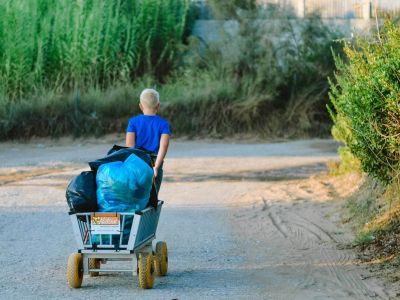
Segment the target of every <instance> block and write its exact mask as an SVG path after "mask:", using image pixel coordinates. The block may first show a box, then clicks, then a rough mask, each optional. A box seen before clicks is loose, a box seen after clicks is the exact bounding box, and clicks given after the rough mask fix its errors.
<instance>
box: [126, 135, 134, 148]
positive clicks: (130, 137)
mask: <svg viewBox="0 0 400 300" xmlns="http://www.w3.org/2000/svg"><path fill="white" fill-rule="evenodd" d="M135 144H136V133H135V132H127V133H126V139H125V145H126V147H129V148H132V147H135Z"/></svg>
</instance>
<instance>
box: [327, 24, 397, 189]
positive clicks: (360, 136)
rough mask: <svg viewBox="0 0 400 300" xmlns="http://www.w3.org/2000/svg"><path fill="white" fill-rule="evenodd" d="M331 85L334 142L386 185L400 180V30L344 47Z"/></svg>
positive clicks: (385, 31) (394, 28)
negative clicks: (343, 56) (338, 142)
mask: <svg viewBox="0 0 400 300" xmlns="http://www.w3.org/2000/svg"><path fill="white" fill-rule="evenodd" d="M344 52H345V54H346V61H344V60H342V59H340V58H337V59H336V66H337V69H338V70H337V73H336V76H335V78H336V82H335V83H331V93H330V96H331V101H332V104H333V107H334V112H332V118H333V121H334V123H335V124H334V127H333V133H334V136H335V137H336V138H337V139H339V140H341V141H343V142H345V144H346V147H347V148H348V150H349V151H350V152H351V153H352V154H353V155H354V156H355V157H356V158H357V159H358V160H359V161H360V162H361V167H362V169H363V170H364V171H365V172H367V173H368V174H370V175H372V176H373V177H375V178H378V179H379V180H380V181H381V182H382V183H384V184H389V183H391V182H392V181H393V180H398V179H399V178H398V176H399V167H400V166H399V161H400V160H399V158H400V106H399V98H400V72H399V70H400V28H399V27H397V26H395V25H393V24H391V23H389V22H388V23H386V25H385V26H384V28H383V29H382V32H381V33H379V34H378V35H377V36H376V37H375V38H374V39H372V40H370V39H367V38H365V39H358V40H357V41H356V44H355V45H354V46H352V45H350V44H346V46H345V48H344Z"/></svg>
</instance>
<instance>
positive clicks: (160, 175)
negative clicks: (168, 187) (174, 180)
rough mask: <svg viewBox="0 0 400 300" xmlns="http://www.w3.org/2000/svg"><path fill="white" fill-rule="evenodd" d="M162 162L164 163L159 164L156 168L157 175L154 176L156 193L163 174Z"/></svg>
mask: <svg viewBox="0 0 400 300" xmlns="http://www.w3.org/2000/svg"><path fill="white" fill-rule="evenodd" d="M163 164H164V163H162V164H161V166H160V167H159V168H158V170H157V177H156V188H157V194H158V193H159V192H160V187H161V182H162V179H163V175H164V171H163Z"/></svg>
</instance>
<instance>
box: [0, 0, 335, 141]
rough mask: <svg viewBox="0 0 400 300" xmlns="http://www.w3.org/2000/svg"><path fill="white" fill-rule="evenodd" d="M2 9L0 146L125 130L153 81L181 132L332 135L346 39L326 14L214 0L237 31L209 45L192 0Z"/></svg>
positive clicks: (247, 0) (36, 1) (250, 0)
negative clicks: (0, 142)
mask: <svg viewBox="0 0 400 300" xmlns="http://www.w3.org/2000/svg"><path fill="white" fill-rule="evenodd" d="M243 1H244V2H243ZM241 2H242V3H241ZM0 3H1V5H2V8H4V9H2V10H1V9H0V13H1V14H2V16H1V18H0V22H1V25H0V41H1V42H0V47H2V48H0V49H1V50H0V55H2V57H4V59H3V60H1V61H0V76H1V79H0V82H1V83H0V84H2V86H1V87H0V139H9V138H16V137H24V138H25V137H31V136H33V135H35V136H49V135H50V136H59V135H62V134H71V133H72V134H74V135H80V134H102V133H106V132H115V131H124V129H125V126H126V123H127V121H128V118H129V117H130V116H131V115H132V114H135V113H137V112H138V108H137V99H138V96H139V93H140V90H141V89H142V88H145V87H149V86H155V85H156V86H157V89H158V90H160V93H161V97H162V109H161V114H162V115H163V116H165V117H167V118H168V119H169V120H170V122H171V124H172V129H173V132H174V133H175V134H178V135H189V136H193V135H207V136H209V135H212V136H215V137H220V136H226V135H234V134H243V133H244V134H247V133H249V134H254V133H256V134H258V135H261V136H268V137H273V136H280V137H293V136H304V135H308V136H310V135H312V136H315V135H322V134H328V133H329V128H330V124H329V121H327V120H328V118H327V113H326V109H325V103H326V99H327V98H328V97H327V90H328V82H327V79H326V77H327V76H328V75H329V74H331V72H332V71H333V68H334V62H333V59H332V56H331V48H332V47H337V45H338V44H337V43H335V42H334V40H335V39H336V38H337V37H338V36H339V33H337V32H336V31H334V30H332V29H331V28H328V27H327V26H325V25H324V24H323V23H322V21H321V19H320V18H318V16H313V17H310V18H307V19H299V18H296V17H295V16H294V15H292V14H291V13H290V12H286V11H279V9H278V8H275V9H274V10H262V9H259V7H258V6H257V5H256V4H255V3H256V2H255V0H235V1H233V2H229V3H228V2H225V4H226V5H225V4H224V3H222V2H218V1H214V2H212V3H214V4H213V6H212V7H213V8H214V9H215V10H217V9H218V10H220V13H218V12H217V11H216V12H215V15H219V16H221V17H222V18H223V19H227V18H229V19H233V20H234V21H233V22H230V24H234V28H233V29H234V30H230V31H227V32H226V34H221V39H220V40H219V41H216V42H210V43H208V44H205V43H203V42H201V41H200V39H197V38H196V37H193V36H188V35H189V33H190V25H191V24H192V23H191V20H192V12H193V11H192V8H191V6H190V5H189V0H146V1H145V0H116V1H105V0H96V1H95V0H86V1H78V0H71V1H55V2H50V1H46V0H31V2H29V6H24V5H23V4H25V2H23V0H15V1H6V0H0ZM212 3H211V4H212ZM218 3H219V4H221V5H222V4H224V5H222V6H221V5H216V4H218ZM227 8H229V9H227ZM227 12H228V13H229V14H226V13H227ZM24 14H25V15H24ZM13 20H14V21H13ZM13 22H14V23H15V24H18V25H15V26H13V27H11V26H9V25H8V24H14V23H13ZM32 24H34V26H33V25H32ZM235 28H236V29H235ZM25 29H26V30H25ZM215 30H218V29H215ZM183 40H184V43H182V41H183ZM2 79H4V80H2Z"/></svg>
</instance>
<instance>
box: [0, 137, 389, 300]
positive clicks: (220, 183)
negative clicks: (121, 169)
mask: <svg viewBox="0 0 400 300" xmlns="http://www.w3.org/2000/svg"><path fill="white" fill-rule="evenodd" d="M112 142H113V141H112V140H107V141H105V142H103V143H100V144H99V143H97V144H94V143H91V142H88V143H84V144H79V143H78V142H74V144H73V145H68V143H67V142H58V143H57V145H52V142H49V143H44V144H25V145H22V144H14V143H4V144H0V161H1V166H0V233H1V236H2V239H1V240H0V249H1V251H0V265H1V267H2V268H1V271H0V297H1V298H3V299H16V298H19V299H27V298H32V299H39V298H57V299H60V298H67V299H89V298H93V299H108V298H119V299H132V298H135V297H141V298H144V299H370V298H374V299H387V298H388V297H389V296H388V294H387V293H388V292H387V291H385V289H384V288H383V287H382V286H383V284H381V283H380V282H379V281H376V280H375V279H371V278H368V279H365V278H367V277H368V276H367V275H368V271H367V270H366V269H365V268H364V267H363V266H360V265H359V264H358V263H357V261H356V259H355V255H354V253H352V252H351V251H349V250H339V249H338V246H340V245H344V244H346V243H348V242H349V241H351V235H350V234H349V233H348V231H347V229H346V228H342V227H341V225H340V224H339V222H338V207H339V205H340V201H339V200H338V195H337V185H338V184H337V182H334V181H333V180H332V179H331V178H328V177H326V176H321V175H318V176H315V175H316V174H319V173H320V172H322V171H324V170H325V163H326V161H327V160H329V159H335V158H336V154H335V145H334V144H333V143H332V142H330V141H323V140H312V141H297V142H288V143H276V144H229V143H217V144H215V143H209V142H175V143H174V144H173V146H172V148H171V152H170V156H169V157H170V158H169V159H168V161H166V163H165V172H166V174H167V175H166V177H165V181H164V183H163V187H162V192H161V198H163V199H164V200H165V201H166V205H165V209H164V211H163V213H162V216H161V219H160V224H159V230H158V238H160V239H162V240H166V241H167V243H168V247H169V251H170V270H169V271H170V272H169V276H167V277H164V278H156V283H155V287H154V289H153V290H146V291H144V290H140V289H139V288H138V283H137V279H136V278H132V277H131V275H128V274H117V275H103V276H100V277H98V278H85V279H84V285H83V288H82V289H79V290H70V289H69V288H68V287H67V284H66V279H65V267H66V259H67V257H68V255H69V254H70V253H71V252H73V251H74V250H75V241H74V240H73V236H72V230H71V226H70V221H69V219H68V215H67V214H66V211H67V206H66V203H65V200H64V193H65V187H66V185H67V183H68V181H69V180H70V178H71V177H72V176H73V175H75V174H77V173H78V172H79V171H80V170H83V169H85V168H86V166H85V164H84V162H85V161H87V160H90V159H93V158H97V157H100V156H102V154H103V153H104V152H105V151H106V150H107V148H108V147H109V144H110V143H112Z"/></svg>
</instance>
